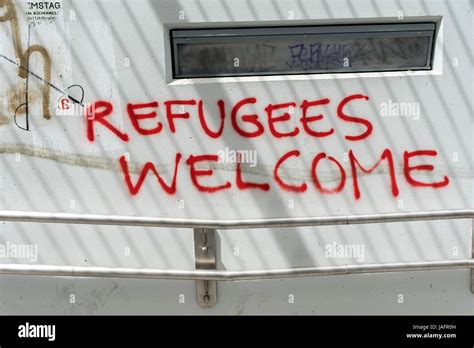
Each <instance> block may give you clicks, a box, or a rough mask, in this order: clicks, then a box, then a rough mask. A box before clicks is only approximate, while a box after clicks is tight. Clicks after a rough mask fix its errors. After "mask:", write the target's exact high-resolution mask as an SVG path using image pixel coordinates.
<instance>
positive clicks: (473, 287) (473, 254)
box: [471, 219, 474, 294]
mask: <svg viewBox="0 0 474 348" xmlns="http://www.w3.org/2000/svg"><path fill="white" fill-rule="evenodd" d="M471 221H472V233H471V257H472V258H473V259H474V219H473V220H471ZM471 292H472V293H473V294H474V269H473V268H471Z"/></svg>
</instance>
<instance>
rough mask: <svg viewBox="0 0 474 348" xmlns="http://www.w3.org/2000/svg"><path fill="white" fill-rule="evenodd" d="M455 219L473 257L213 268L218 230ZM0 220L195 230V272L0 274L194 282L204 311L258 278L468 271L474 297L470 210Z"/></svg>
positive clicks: (70, 269)
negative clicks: (232, 286)
mask: <svg viewBox="0 0 474 348" xmlns="http://www.w3.org/2000/svg"><path fill="white" fill-rule="evenodd" d="M454 219H471V220H472V223H473V225H472V251H471V253H472V258H471V259H463V260H441V261H420V262H392V263H374V264H359V265H344V266H328V267H299V268H286V269H271V270H252V271H224V270H216V260H217V252H216V248H215V242H214V238H215V233H216V229H245V228H248V229H253V228H282V227H302V226H334V225H353V224H371V223H390V222H408V221H429V220H454ZM0 221H11V222H36V223H59V224H92V225H114V226H146V227H170V228H193V229H194V246H195V248H194V249H195V263H196V270H159V269H133V268H114V267H76V266H52V265H21V264H0V274H8V275H35V276H68V277H114V278H144V279H175V280H176V279H177V280H195V281H196V294H197V302H198V303H199V305H200V306H201V307H203V308H210V307H212V306H214V305H215V304H216V303H217V281H237V280H261V279H274V278H292V277H312V276H331V275H349V274H362V273H385V272H413V271H431V270H451V269H470V270H471V272H470V277H471V278H470V279H471V281H470V287H471V292H472V293H473V294H474V209H466V210H438V211H424V212H404V213H388V214H368V215H345V216H344V215H343V216H323V217H308V218H277V219H253V220H196V219H171V218H156V217H137V216H120V215H93V214H69V213H45V212H22V211H0Z"/></svg>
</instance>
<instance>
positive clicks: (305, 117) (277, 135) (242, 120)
mask: <svg viewBox="0 0 474 348" xmlns="http://www.w3.org/2000/svg"><path fill="white" fill-rule="evenodd" d="M368 101H369V97H368V96H366V95H363V94H352V95H349V96H347V97H345V98H343V99H342V100H341V101H340V102H339V103H338V104H337V106H336V114H337V120H338V121H339V122H345V123H346V124H356V125H357V126H358V127H357V129H359V130H358V131H357V132H354V133H353V134H344V135H343V136H344V139H345V140H347V141H348V142H357V141H362V140H365V139H368V138H369V137H370V136H371V134H372V132H373V129H374V127H373V124H372V123H371V122H370V121H369V120H368V119H367V118H364V117H361V116H359V115H349V114H347V112H346V111H345V110H346V107H347V105H348V104H350V103H362V102H368ZM256 103H257V99H256V98H254V97H248V98H244V99H242V100H240V101H238V102H236V103H235V104H234V105H232V106H231V108H230V123H231V127H232V128H231V129H232V131H233V132H235V133H236V134H238V135H239V136H241V137H243V138H258V137H262V136H266V135H267V136H269V137H271V138H274V139H281V138H287V137H295V136H298V135H300V136H301V135H305V136H309V137H313V138H325V137H330V136H333V135H334V133H335V130H334V128H329V129H328V128H326V129H318V122H319V121H322V120H323V119H324V118H325V115H323V114H321V113H319V114H318V112H317V108H318V107H321V106H327V105H330V104H331V100H330V99H328V98H322V99H319V100H312V101H308V100H304V101H303V102H302V103H301V104H300V105H299V108H300V114H301V117H300V118H299V120H298V121H299V122H300V123H301V129H300V128H299V127H295V128H294V129H292V130H291V131H287V132H283V131H281V130H279V129H278V124H281V123H284V122H287V121H289V120H290V119H291V117H292V116H291V115H290V112H289V110H290V109H295V108H297V103H296V102H293V101H292V102H287V103H280V104H269V105H268V106H267V107H266V108H265V113H266V116H267V118H266V120H267V127H265V125H264V123H263V122H262V121H261V118H260V116H259V115H257V114H246V113H245V112H244V110H245V107H246V106H248V105H254V104H256ZM163 104H164V109H165V119H166V123H167V125H168V128H169V131H170V132H171V134H175V133H176V131H177V127H180V123H184V121H185V120H187V119H190V118H191V117H192V116H191V113H190V111H189V110H188V111H183V110H184V108H182V107H188V108H190V107H194V108H195V109H196V118H197V119H198V120H199V123H200V125H201V128H202V131H203V133H204V134H206V135H207V136H208V137H209V138H211V139H217V138H220V137H221V136H222V135H223V132H224V128H225V122H226V115H227V114H226V104H225V102H224V101H223V100H218V101H217V103H216V104H217V109H218V110H219V115H220V126H219V129H217V130H211V129H210V128H209V125H208V124H207V121H206V116H205V113H204V106H203V101H202V100H194V99H189V100H168V101H165V102H164V103H163ZM159 106H160V105H159V103H158V102H156V101H153V102H148V103H138V104H128V105H127V113H128V116H129V118H130V122H131V125H132V127H133V129H134V130H135V132H136V135H137V136H151V135H157V134H159V133H161V132H164V131H165V127H164V125H163V123H162V122H160V121H158V116H157V111H156V110H158V108H159ZM177 107H180V111H179V112H177V111H176V108H177ZM113 110H114V107H113V105H112V104H111V103H110V102H107V101H97V102H95V103H93V104H91V105H90V106H89V107H88V108H87V109H86V123H87V127H86V128H87V138H88V139H89V141H91V142H94V141H95V138H96V133H97V132H98V130H99V127H100V129H101V130H104V129H106V130H108V131H110V132H111V133H112V134H114V135H115V136H117V137H118V138H119V139H120V140H122V141H123V142H128V141H130V140H131V139H132V137H131V135H130V134H128V133H125V132H124V131H122V130H119V129H118V128H117V127H116V126H114V124H113V122H112V119H113V118H112V115H113ZM284 110H286V112H283V111H284ZM292 114H295V113H294V112H292ZM145 119H148V120H150V119H156V120H157V122H156V124H155V126H154V127H153V128H144V127H143V125H142V124H141V123H140V121H142V120H145ZM326 127H327V126H326ZM361 128H362V129H363V130H362V131H360V129H361ZM266 129H268V131H269V133H267V134H265V131H266ZM300 156H301V153H300V151H299V150H298V149H294V150H291V151H289V152H287V153H285V154H283V155H282V156H281V157H280V158H279V159H278V161H277V162H276V164H275V166H274V169H273V181H274V187H275V188H277V189H281V190H284V191H287V192H294V193H304V192H306V191H308V186H309V185H311V184H312V185H313V186H314V188H315V190H316V191H317V192H319V193H320V194H324V195H331V194H337V193H340V192H342V191H343V190H344V188H345V187H346V181H347V178H348V176H349V175H348V173H347V171H348V169H344V167H343V165H342V164H341V162H340V161H338V160H337V159H336V158H335V157H333V156H330V155H328V154H326V153H324V152H321V153H318V154H316V155H315V156H314V158H313V160H312V163H311V168H310V174H311V180H310V181H311V182H301V183H299V184H294V183H293V184H291V183H289V182H286V181H285V180H284V178H283V177H282V175H281V168H282V167H283V166H284V165H285V164H286V163H287V162H289V161H291V160H295V158H298V157H300ZM436 156H437V152H436V151H435V150H432V149H421V150H415V151H405V152H404V155H403V176H404V178H405V181H406V183H407V184H408V185H409V186H410V187H429V188H434V189H438V188H442V187H445V186H447V185H448V184H449V178H448V177H447V176H444V177H443V178H442V180H440V181H434V182H423V181H419V180H418V179H415V178H414V176H413V175H412V174H413V172H416V171H425V172H432V171H434V166H433V165H428V164H422V165H415V164H413V163H412V162H413V161H415V160H416V158H419V159H420V158H421V157H436ZM182 157H183V155H182V154H181V153H177V154H176V155H175V162H174V163H175V164H174V171H173V177H172V179H171V180H170V183H166V182H165V180H164V179H163V178H162V176H161V175H160V173H159V171H158V170H157V169H156V166H155V165H154V163H153V162H147V163H146V164H145V165H144V166H143V168H142V169H141V174H140V175H139V177H138V179H137V180H136V183H134V182H133V180H132V178H131V176H130V172H129V167H128V163H127V160H126V158H125V156H121V157H120V159H119V163H120V167H121V169H122V172H123V175H124V178H125V184H126V186H127V188H128V190H129V192H130V194H131V195H138V194H139V192H140V190H141V189H142V187H143V184H144V182H145V179H146V177H147V175H148V174H150V173H151V174H153V175H154V176H155V177H156V179H157V181H158V184H159V185H160V186H161V188H162V189H163V191H164V192H166V193H167V194H169V195H174V194H175V193H176V191H177V186H178V182H177V178H178V171H180V170H183V169H182V167H183V166H187V167H188V170H189V177H190V181H191V183H192V185H193V186H194V187H195V188H196V189H197V190H198V191H199V192H203V193H211V194H212V193H216V192H219V191H224V190H229V189H231V188H233V187H236V188H237V189H238V190H250V189H253V190H260V191H263V192H267V191H270V189H271V185H270V183H268V182H258V183H257V182H250V181H247V180H246V179H245V178H244V177H243V176H244V175H243V173H242V170H241V165H240V162H239V161H237V165H236V169H235V185H234V184H233V183H231V182H230V181H226V182H222V183H219V184H214V185H212V186H211V185H205V184H204V183H203V182H202V179H203V177H211V176H212V175H213V170H212V169H206V170H203V169H199V166H198V164H199V163H202V162H207V163H208V164H209V163H213V162H214V163H215V162H218V160H219V157H218V156H217V155H216V154H190V155H189V156H188V157H187V159H186V160H185V161H184V164H183V163H182V162H181V158H182ZM348 161H349V163H350V177H351V178H352V191H353V195H354V198H355V199H356V200H359V199H360V198H361V196H362V194H361V192H360V187H359V177H360V175H362V174H372V173H373V172H374V171H375V170H376V169H377V168H379V169H380V167H381V166H382V165H386V166H388V181H389V185H390V190H391V194H392V196H393V197H397V196H398V195H399V183H398V181H397V177H396V175H395V160H394V158H393V153H392V151H391V150H390V149H388V148H386V149H384V150H383V151H382V152H381V154H380V157H379V159H378V160H377V161H376V163H375V164H374V165H372V166H370V167H368V166H363V165H362V164H361V163H360V161H359V159H358V157H357V156H356V154H355V153H354V151H353V150H351V149H350V150H349V151H348ZM322 162H326V165H331V166H333V167H334V168H335V169H337V172H339V178H338V179H337V180H336V185H333V186H332V187H326V186H323V183H322V181H321V180H320V175H319V174H318V168H319V166H320V163H322ZM325 185H326V184H325Z"/></svg>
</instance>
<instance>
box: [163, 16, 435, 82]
mask: <svg viewBox="0 0 474 348" xmlns="http://www.w3.org/2000/svg"><path fill="white" fill-rule="evenodd" d="M435 29H436V26H435V24H434V23H412V24H367V25H333V26H313V27H273V28H272V27H266V28H263V27H261V28H235V29H230V28H229V29H201V30H184V29H177V30H172V31H171V40H172V49H173V76H174V77H175V78H190V77H221V76H255V75H286V74H317V73H341V72H377V71H404V70H429V69H431V56H432V52H431V51H432V45H433V39H434V32H435Z"/></svg>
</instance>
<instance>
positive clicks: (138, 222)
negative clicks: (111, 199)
mask: <svg viewBox="0 0 474 348" xmlns="http://www.w3.org/2000/svg"><path fill="white" fill-rule="evenodd" d="M448 219H474V209H463V210H437V211H424V212H402V213H384V214H362V215H339V216H319V217H291V218H271V219H246V220H204V219H203V220H201V219H178V218H159V217H140V216H124V215H96V214H70V213H47V212H25V211H9V210H2V211H0V221H16V222H41V223H59V224H82V225H84V224H85V225H114V226H145V227H172V228H214V229H220V230H222V229H245V228H281V227H303V226H332V225H355V224H373V223H388V222H408V221H426V220H448Z"/></svg>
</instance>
